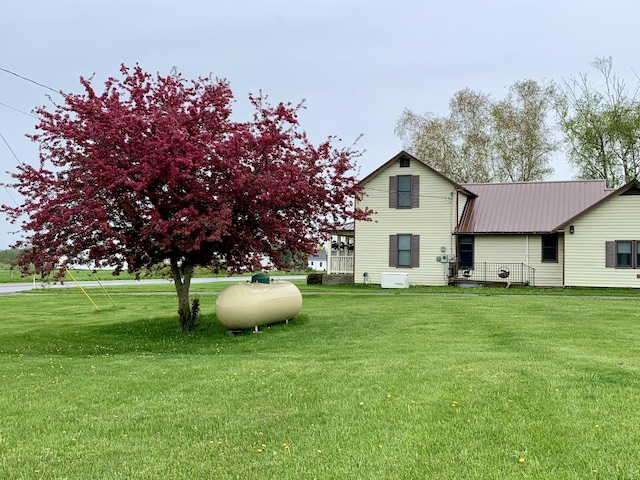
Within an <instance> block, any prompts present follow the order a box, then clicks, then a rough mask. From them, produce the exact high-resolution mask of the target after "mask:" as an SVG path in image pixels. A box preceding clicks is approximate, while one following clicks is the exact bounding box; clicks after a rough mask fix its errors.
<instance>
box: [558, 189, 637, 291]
mask: <svg viewBox="0 0 640 480" xmlns="http://www.w3.org/2000/svg"><path fill="white" fill-rule="evenodd" d="M639 209H640V195H619V196H617V197H613V198H611V199H609V200H607V201H606V202H605V203H603V204H601V205H599V206H598V207H596V208H594V209H593V210H591V211H590V212H587V213H586V214H584V215H583V216H582V217H580V218H578V219H577V220H575V221H574V222H573V223H572V225H573V227H574V229H575V230H574V233H573V234H570V233H568V232H569V227H567V228H566V233H565V237H566V238H565V242H566V246H565V274H564V277H565V285H566V286H590V287H633V288H638V287H640V278H638V275H639V274H640V269H622V268H607V267H606V266H605V265H606V264H605V242H607V241H615V240H640V222H638V221H637V216H638V211H639Z"/></svg>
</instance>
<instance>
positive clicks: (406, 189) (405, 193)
mask: <svg viewBox="0 0 640 480" xmlns="http://www.w3.org/2000/svg"><path fill="white" fill-rule="evenodd" d="M398 208H411V175H398Z"/></svg>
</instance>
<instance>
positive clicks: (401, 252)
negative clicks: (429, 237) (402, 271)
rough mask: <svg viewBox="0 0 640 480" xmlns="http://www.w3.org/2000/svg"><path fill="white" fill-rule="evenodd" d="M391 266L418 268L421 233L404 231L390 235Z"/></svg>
mask: <svg viewBox="0 0 640 480" xmlns="http://www.w3.org/2000/svg"><path fill="white" fill-rule="evenodd" d="M389 266H390V267H396V268H417V267H419V266H420V235H412V234H409V233H402V234H398V235H389Z"/></svg>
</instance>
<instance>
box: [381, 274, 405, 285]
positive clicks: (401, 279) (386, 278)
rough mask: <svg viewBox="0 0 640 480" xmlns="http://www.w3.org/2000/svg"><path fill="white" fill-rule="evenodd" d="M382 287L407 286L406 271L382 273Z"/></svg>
mask: <svg viewBox="0 0 640 480" xmlns="http://www.w3.org/2000/svg"><path fill="white" fill-rule="evenodd" d="M380 275H381V277H382V288H409V274H408V273H397V272H392V273H382V274H380Z"/></svg>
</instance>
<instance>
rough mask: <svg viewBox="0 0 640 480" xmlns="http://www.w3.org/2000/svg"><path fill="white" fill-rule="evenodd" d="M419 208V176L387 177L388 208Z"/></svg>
mask: <svg viewBox="0 0 640 480" xmlns="http://www.w3.org/2000/svg"><path fill="white" fill-rule="evenodd" d="M419 206H420V175H394V176H391V177H389V208H418V207H419Z"/></svg>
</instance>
